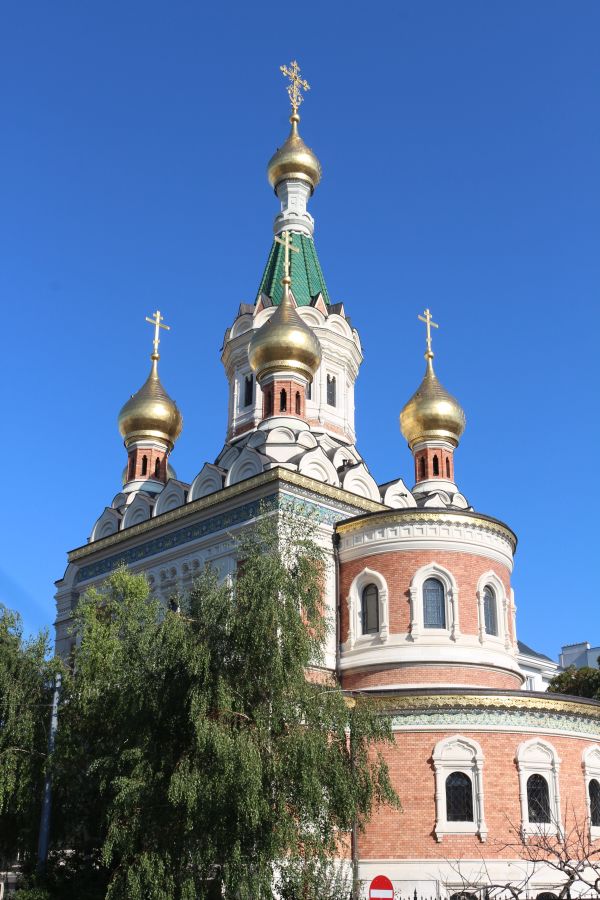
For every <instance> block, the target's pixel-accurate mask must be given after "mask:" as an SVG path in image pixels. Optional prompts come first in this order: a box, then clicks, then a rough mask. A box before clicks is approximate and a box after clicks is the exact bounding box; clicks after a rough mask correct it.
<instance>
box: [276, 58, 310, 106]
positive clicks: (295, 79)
mask: <svg viewBox="0 0 600 900" xmlns="http://www.w3.org/2000/svg"><path fill="white" fill-rule="evenodd" d="M279 68H280V69H281V71H282V72H283V74H284V75H285V77H286V78H289V79H290V83H289V84H288V86H287V92H288V96H289V98H290V103H291V104H292V115H294V116H297V115H298V109H299V108H300V104H301V103H302V101H303V100H304V97H303V96H302V91H310V84H309V83H308V81H305V79H304V78H300V66H299V65H298V63H297V62H296V60H295V59H293V60H292V61H291V63H290V66H289V68H288V67H287V66H279Z"/></svg>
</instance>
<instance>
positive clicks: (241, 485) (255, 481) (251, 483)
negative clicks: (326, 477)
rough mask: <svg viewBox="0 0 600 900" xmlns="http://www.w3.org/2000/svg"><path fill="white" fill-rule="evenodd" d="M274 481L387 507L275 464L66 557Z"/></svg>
mask: <svg viewBox="0 0 600 900" xmlns="http://www.w3.org/2000/svg"><path fill="white" fill-rule="evenodd" d="M274 481H281V482H283V483H284V484H289V485H294V486H295V487H300V488H303V489H305V490H308V491H310V492H311V493H313V494H318V495H319V496H320V497H325V498H327V499H330V500H334V501H338V502H340V503H344V504H346V505H348V506H350V507H354V508H355V509H364V510H365V512H379V511H383V510H386V509H387V508H388V507H386V506H385V505H384V504H383V503H376V502H375V501H374V500H368V499H366V498H365V497H359V495H358V494H352V493H350V491H344V490H343V489H342V488H336V487H332V486H331V485H328V484H322V483H321V482H320V481H316V479H314V478H308V477H307V476H306V475H299V474H298V473H297V472H290V471H289V469H283V468H281V467H280V466H277V467H276V468H274V469H269V470H268V471H267V472H262V473H261V474H260V475H254V476H253V477H252V478H247V479H245V480H244V481H240V482H238V484H234V485H231V486H230V487H226V488H222V490H220V491H215V492H214V493H213V494H208V495H207V496H206V497H200V498H199V499H198V500H192V501H191V502H190V503H184V504H183V505H182V506H178V507H177V509H173V510H171V511H170V512H166V513H162V514H161V515H160V516H155V517H153V518H152V519H147V520H146V521H145V522H140V524H139V525H132V526H131V527H129V528H125V529H124V531H118V532H117V533H116V534H111V535H109V536H108V537H105V538H100V539H99V540H97V541H93V542H92V543H90V544H84V545H83V546H82V547H77V548H75V549H74V550H71V551H70V552H69V554H68V560H69V562H70V563H72V562H75V561H76V560H78V559H82V558H83V557H86V556H90V555H91V554H93V553H97V552H98V551H100V550H105V549H106V548H108V547H113V546H114V545H115V544H121V543H123V542H125V541H127V540H129V539H130V538H133V537H137V536H138V535H142V534H146V533H147V532H149V531H153V530H154V529H155V528H160V527H161V526H162V525H167V524H169V523H170V522H177V521H178V520H179V519H182V518H185V517H186V516H188V515H192V514H194V513H197V512H200V511H202V510H204V509H210V508H211V507H212V506H216V505H218V504H220V503H225V502H226V501H227V500H231V499H232V498H235V497H238V496H239V495H240V494H244V493H247V492H248V491H251V490H254V489H256V488H260V487H263V486H264V485H269V484H271V483H272V482H274Z"/></svg>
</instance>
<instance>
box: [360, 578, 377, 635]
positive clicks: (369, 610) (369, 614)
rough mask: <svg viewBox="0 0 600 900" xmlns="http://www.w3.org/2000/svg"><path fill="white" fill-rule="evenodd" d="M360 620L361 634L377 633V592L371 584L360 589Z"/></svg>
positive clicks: (374, 585)
mask: <svg viewBox="0 0 600 900" xmlns="http://www.w3.org/2000/svg"><path fill="white" fill-rule="evenodd" d="M361 607H362V608H361V613H362V615H361V620H362V633H363V634H378V633H379V591H378V590H377V585H376V584H373V583H372V582H371V583H370V584H368V585H367V586H366V587H364V588H363V589H362V603H361Z"/></svg>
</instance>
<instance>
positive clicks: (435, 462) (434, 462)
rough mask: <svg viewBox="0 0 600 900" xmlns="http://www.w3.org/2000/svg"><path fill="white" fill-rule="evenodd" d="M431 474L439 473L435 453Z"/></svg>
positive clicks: (438, 462) (438, 463)
mask: <svg viewBox="0 0 600 900" xmlns="http://www.w3.org/2000/svg"><path fill="white" fill-rule="evenodd" d="M433 474H434V475H439V474H440V461H439V459H438V458H437V455H436V456H434V457H433Z"/></svg>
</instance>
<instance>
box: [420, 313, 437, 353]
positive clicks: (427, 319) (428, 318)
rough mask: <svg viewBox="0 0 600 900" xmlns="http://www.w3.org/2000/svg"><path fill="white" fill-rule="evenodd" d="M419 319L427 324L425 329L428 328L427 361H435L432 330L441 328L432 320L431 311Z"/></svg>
mask: <svg viewBox="0 0 600 900" xmlns="http://www.w3.org/2000/svg"><path fill="white" fill-rule="evenodd" d="M418 318H419V319H420V320H421V322H425V327H426V328H427V352H426V354H425V359H433V350H432V349H431V329H432V328H439V327H440V326H439V325H438V324H437V323H436V322H434V321H433V319H432V318H431V311H430V310H429V309H426V310H425V312H424V313H423V315H422V316H419V317H418Z"/></svg>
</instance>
